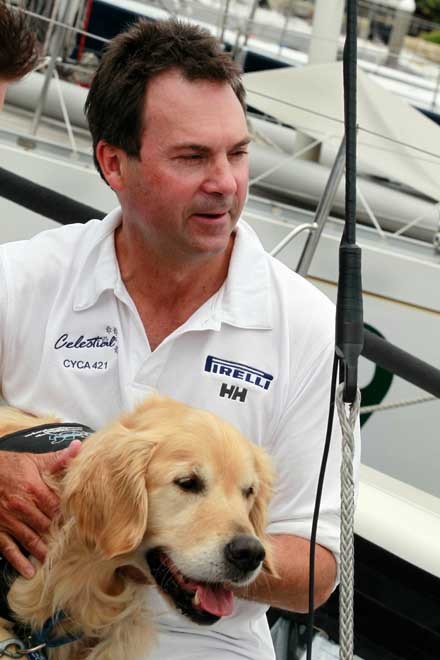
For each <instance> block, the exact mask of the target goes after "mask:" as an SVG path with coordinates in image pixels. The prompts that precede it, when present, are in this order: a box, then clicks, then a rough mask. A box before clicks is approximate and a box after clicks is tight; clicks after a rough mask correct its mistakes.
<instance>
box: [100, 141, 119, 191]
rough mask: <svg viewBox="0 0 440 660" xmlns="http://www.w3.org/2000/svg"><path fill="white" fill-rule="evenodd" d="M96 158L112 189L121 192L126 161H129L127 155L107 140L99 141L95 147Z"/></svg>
mask: <svg viewBox="0 0 440 660" xmlns="http://www.w3.org/2000/svg"><path fill="white" fill-rule="evenodd" d="M95 156H96V160H97V161H98V163H99V166H100V168H101V171H102V174H103V175H104V178H105V180H106V181H107V183H108V185H109V186H110V188H112V190H114V191H115V192H118V191H120V190H121V188H122V186H123V176H122V172H123V162H124V159H125V160H126V159H127V155H126V153H125V152H124V151H123V150H122V149H119V148H118V147H113V146H112V145H111V144H109V143H108V142H106V141H105V140H99V142H98V144H97V145H96V147H95Z"/></svg>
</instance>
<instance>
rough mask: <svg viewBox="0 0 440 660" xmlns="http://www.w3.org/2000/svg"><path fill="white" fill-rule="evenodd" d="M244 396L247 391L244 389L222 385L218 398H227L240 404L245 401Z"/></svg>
mask: <svg viewBox="0 0 440 660" xmlns="http://www.w3.org/2000/svg"><path fill="white" fill-rule="evenodd" d="M246 394H247V389H245V388H244V387H236V386H235V385H227V384H226V383H222V386H221V388H220V396H222V397H228V399H232V400H233V401H241V403H244V402H245V401H246Z"/></svg>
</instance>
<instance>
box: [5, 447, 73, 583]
mask: <svg viewBox="0 0 440 660" xmlns="http://www.w3.org/2000/svg"><path fill="white" fill-rule="evenodd" d="M80 448H81V442H80V441H79V440H74V441H73V442H72V443H71V444H70V446H69V447H67V448H66V449H62V450H60V451H57V452H48V453H46V454H28V453H18V452H9V451H0V555H2V556H3V557H4V558H5V559H6V560H7V561H8V562H10V564H12V566H13V567H14V568H15V569H16V570H17V571H18V572H19V573H20V574H21V575H23V576H24V577H27V578H31V577H32V576H33V575H34V572H35V571H34V567H33V566H32V564H31V562H30V561H29V560H28V559H27V558H26V557H25V556H24V555H23V553H22V552H21V550H20V548H19V546H18V545H17V544H20V546H22V548H24V549H25V550H28V552H30V554H31V555H33V556H34V557H36V558H37V559H39V560H40V561H43V560H44V558H45V555H46V546H45V544H44V542H43V541H42V539H41V536H42V535H43V534H44V533H45V532H47V530H48V529H49V525H50V523H51V520H52V518H53V517H54V515H55V514H56V513H57V510H58V497H57V496H56V495H55V493H54V492H53V491H52V490H51V489H50V488H49V487H48V486H47V485H46V484H45V482H44V481H43V478H42V475H43V473H49V474H55V473H56V472H59V471H60V470H63V469H64V468H65V467H66V465H67V464H68V462H69V461H70V459H72V458H73V457H74V456H76V455H77V454H78V452H79V450H80Z"/></svg>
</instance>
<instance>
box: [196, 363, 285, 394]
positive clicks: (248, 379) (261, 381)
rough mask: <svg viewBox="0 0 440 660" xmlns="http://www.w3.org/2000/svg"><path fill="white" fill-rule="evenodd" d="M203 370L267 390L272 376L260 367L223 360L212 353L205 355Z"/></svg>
mask: <svg viewBox="0 0 440 660" xmlns="http://www.w3.org/2000/svg"><path fill="white" fill-rule="evenodd" d="M205 371H207V372H208V373H211V374H216V375H218V376H227V377H229V378H234V379H236V380H240V381H243V384H244V383H248V384H249V385H254V386H256V387H259V388H261V389H262V390H268V389H269V387H270V384H271V382H272V381H273V376H272V375H271V374H268V373H266V372H265V371H262V370H261V369H257V368H256V367H250V366H249V365H247V364H242V363H241V362H232V361H231V360H224V359H223V358H218V357H214V355H208V356H207V358H206V362H205Z"/></svg>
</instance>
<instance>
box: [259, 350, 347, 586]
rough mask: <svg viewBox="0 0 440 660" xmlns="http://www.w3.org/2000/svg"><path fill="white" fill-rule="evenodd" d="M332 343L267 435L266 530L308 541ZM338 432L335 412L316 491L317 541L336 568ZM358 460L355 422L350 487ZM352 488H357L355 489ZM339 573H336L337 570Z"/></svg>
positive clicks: (310, 368) (324, 428)
mask: <svg viewBox="0 0 440 660" xmlns="http://www.w3.org/2000/svg"><path fill="white" fill-rule="evenodd" d="M333 359H334V344H333V342H329V344H328V345H327V346H326V348H325V349H324V350H322V351H321V352H320V354H319V355H318V356H317V358H316V359H315V360H314V361H312V362H309V365H308V368H307V369H304V370H303V376H302V377H300V378H299V382H296V383H295V385H294V387H293V388H292V389H293V390H294V392H293V393H291V396H290V399H289V402H288V403H287V405H286V406H285V409H284V412H283V413H282V415H281V416H280V420H279V423H278V425H277V428H276V430H275V433H274V435H273V437H272V445H271V448H270V452H271V454H272V457H273V461H274V467H275V473H276V486H275V493H274V497H273V500H272V503H271V507H270V511H269V521H270V524H269V527H268V532H269V533H272V534H293V535H296V536H301V537H303V538H306V539H310V536H311V528H312V519H313V511H314V505H315V498H316V490H317V484H318V476H319V471H320V467H321V460H322V455H323V451H324V444H325V437H326V431H327V421H328V413H329V404H330V385H331V375H332V368H333ZM341 437H342V434H341V428H340V424H339V420H338V415H337V412H336V409H335V414H334V419H333V430H332V436H331V444H330V451H329V456H328V461H327V468H326V473H325V479H324V487H323V492H322V499H321V506H320V515H319V523H318V529H317V543H319V544H320V545H322V546H324V547H326V548H328V549H329V550H330V551H331V552H332V553H333V554H334V556H335V558H336V561H337V563H338V566H339V545H340V544H339V541H340V529H339V526H340V476H339V475H340V462H341ZM359 461H360V432H359V423H358V426H357V429H356V433H355V457H354V470H355V483H356V484H357V481H358V474H359ZM356 490H357V486H356ZM338 574H339V571H338Z"/></svg>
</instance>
